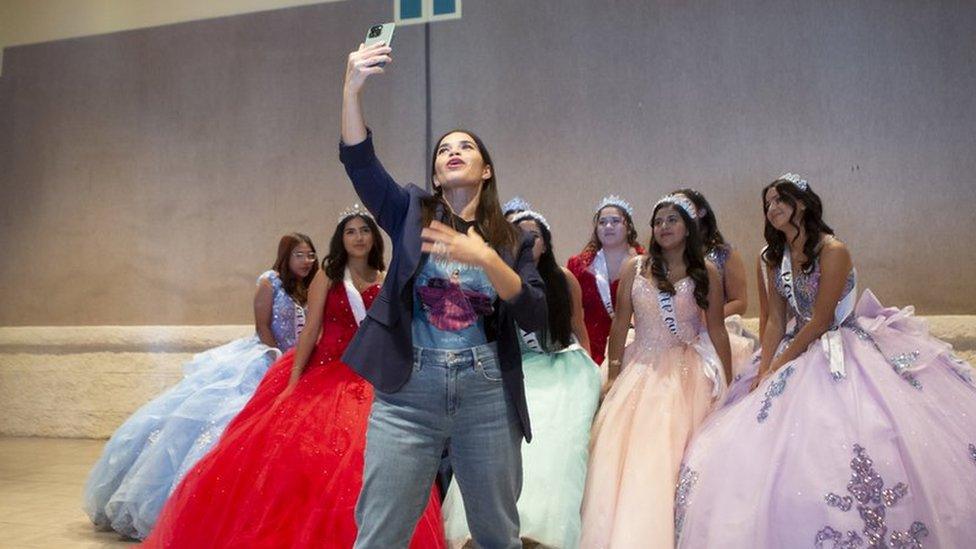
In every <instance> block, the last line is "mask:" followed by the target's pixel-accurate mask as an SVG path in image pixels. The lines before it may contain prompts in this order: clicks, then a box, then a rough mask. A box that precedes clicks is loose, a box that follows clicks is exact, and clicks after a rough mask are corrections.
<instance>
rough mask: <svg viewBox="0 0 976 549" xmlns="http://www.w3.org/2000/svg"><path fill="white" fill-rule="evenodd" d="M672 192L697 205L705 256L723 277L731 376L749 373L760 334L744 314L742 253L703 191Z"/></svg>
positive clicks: (696, 209)
mask: <svg viewBox="0 0 976 549" xmlns="http://www.w3.org/2000/svg"><path fill="white" fill-rule="evenodd" d="M673 194H677V195H681V196H684V197H685V198H687V199H688V200H690V201H691V203H692V204H694V205H695V212H696V214H697V217H696V219H695V225H696V226H697V227H698V231H699V235H700V236H701V242H702V248H703V249H704V250H705V259H706V260H707V261H710V262H712V263H713V264H714V265H715V267H717V268H718V274H719V277H720V278H721V279H722V294H723V296H724V300H725V305H724V307H723V314H724V315H725V329H726V331H727V332H728V333H729V345H730V347H731V349H732V378H731V379H730V380H729V382H731V381H732V379H737V378H739V377H741V376H743V375H745V374H746V372H747V371H748V370H749V368H750V366H751V365H752V364H753V363H752V361H751V360H749V357H750V355H751V354H752V353H753V352H754V351H755V349H756V348H758V347H759V337H758V336H756V335H755V334H753V333H752V332H750V331H749V330H747V329H746V327H745V326H744V325H743V323H742V315H743V314H745V312H746V308H747V307H748V305H749V300H748V295H747V291H746V267H745V264H744V263H743V261H742V255H741V254H740V253H739V251H738V250H737V249H736V248H735V247H733V246H732V244H731V243H730V242H729V241H728V240H726V239H725V236H724V235H722V231H720V230H719V228H718V216H717V215H716V214H715V209H714V208H712V205H711V204H709V203H708V199H706V198H705V195H703V194H702V193H700V192H698V191H696V190H694V189H689V188H684V189H678V190H677V191H674V193H673Z"/></svg>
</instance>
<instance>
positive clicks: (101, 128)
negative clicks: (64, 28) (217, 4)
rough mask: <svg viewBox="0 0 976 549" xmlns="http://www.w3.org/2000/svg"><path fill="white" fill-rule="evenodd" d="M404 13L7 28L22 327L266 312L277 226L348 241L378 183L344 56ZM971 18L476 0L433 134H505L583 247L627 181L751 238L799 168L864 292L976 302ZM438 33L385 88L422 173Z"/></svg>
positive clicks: (913, 8) (638, 191) (923, 306)
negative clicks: (129, 27) (92, 33)
mask: <svg viewBox="0 0 976 549" xmlns="http://www.w3.org/2000/svg"><path fill="white" fill-rule="evenodd" d="M771 6H772V7H771ZM390 10H391V7H390V2H388V1H387V0H357V1H356V2H339V3H334V4H325V5H317V6H309V7H302V8H294V9H289V10H281V11H275V12H266V13H258V14H252V15H243V16H237V17H232V18H225V19H216V20H208V21H199V22H193V23H185V24H179V25H171V26H167V27H160V28H153V29H144V30H138V31H130V32H124V33H118V34H113V35H105V36H96V37H90V38H83V39H74V40H66V41H61V42H55V43H47V44H38V45H33V46H23V47H16V48H10V49H8V50H7V53H6V59H5V65H6V66H5V69H4V75H3V77H0V257H3V261H2V262H0V294H2V295H0V297H2V300H0V303H2V305H0V325H66V324H74V325H78V324H81V325H83V324H209V323H241V322H243V323H246V322H249V321H250V298H251V292H252V289H253V281H254V277H255V276H256V275H257V274H258V273H259V272H261V271H262V270H264V269H265V268H267V266H268V265H269V264H270V262H271V260H272V256H273V253H274V248H275V245H276V242H277V237H278V236H279V235H280V234H281V233H283V232H285V231H288V230H293V229H300V230H304V231H306V232H309V233H310V234H311V235H312V236H313V237H314V239H315V240H316V242H317V243H318V245H319V247H320V251H324V248H325V246H326V244H327V242H326V239H327V237H328V235H329V234H330V232H331V229H332V227H333V221H334V217H335V214H336V212H337V211H338V210H339V209H341V208H342V207H344V206H346V205H348V204H349V203H350V202H352V201H353V200H354V196H353V193H352V191H351V189H350V187H349V184H348V182H347V180H346V177H345V174H344V172H343V171H342V168H341V165H340V164H339V162H338V158H337V153H336V141H337V138H338V127H339V121H338V107H339V99H340V97H339V91H340V86H341V77H342V67H343V64H344V57H345V52H346V50H347V49H348V48H349V47H351V45H352V44H355V43H357V42H358V41H359V40H360V39H361V37H362V34H363V32H364V31H365V28H366V27H367V26H368V25H369V24H371V23H373V22H376V21H381V20H387V19H388V18H389V15H390ZM974 28H976V5H973V4H971V3H902V4H892V3H890V2H881V1H877V2H860V3H856V4H851V3H832V4H822V3H821V4H811V3H808V2H799V1H796V2H788V3H777V4H775V5H771V4H769V3H765V2H754V1H747V2H735V3H714V4H699V5H695V6H688V5H684V4H681V5H676V4H670V3H667V4H666V3H645V2H639V1H636V0H633V1H624V2H615V3H613V4H609V5H608V4H607V3H605V2H561V1H555V0H552V1H539V2H521V1H515V0H491V1H487V0H475V1H471V2H466V3H465V16H464V19H462V20H459V21H452V22H445V23H438V24H434V25H432V26H431V46H432V50H431V70H432V82H433V90H432V93H433V95H432V108H433V128H434V131H435V132H439V131H441V130H443V129H447V128H449V127H453V126H457V125H464V126H470V127H471V128H472V129H474V130H476V131H478V133H480V134H481V135H482V136H483V137H484V138H485V139H486V140H487V142H488V144H489V146H490V147H491V148H492V152H493V154H494V156H495V158H496V161H497V164H498V166H497V171H498V174H499V177H500V182H501V187H502V191H503V194H504V196H505V197H507V196H509V195H511V194H514V193H515V192H522V193H523V194H525V195H526V196H527V197H528V198H530V199H532V200H533V201H535V202H536V203H537V205H538V206H539V208H540V209H542V210H543V211H544V213H546V214H547V216H548V217H549V218H550V220H551V221H552V223H553V225H554V228H555V232H556V240H557V246H558V251H559V255H560V257H561V258H563V259H564V260H565V258H566V257H568V256H569V255H570V254H571V253H574V252H575V251H576V250H577V249H578V248H579V247H580V246H581V245H582V243H583V242H584V241H585V239H586V235H587V233H588V232H589V229H588V226H587V225H588V223H589V216H590V208H591V206H592V204H594V203H595V202H596V201H597V200H598V199H599V198H600V197H601V196H602V195H603V194H605V193H606V192H609V191H615V192H619V193H622V194H624V195H626V196H628V197H629V198H630V199H631V200H632V201H633V202H634V203H635V205H637V209H638V219H639V222H640V224H641V226H642V229H644V228H646V226H647V225H646V222H647V217H648V216H649V214H650V204H651V203H652V202H653V201H654V200H655V199H656V198H657V197H658V196H659V195H661V194H662V193H663V192H665V191H667V190H669V189H671V188H674V187H676V186H678V185H684V184H688V185H692V186H694V187H697V188H699V189H700V190H702V191H704V192H705V193H706V194H707V195H708V196H709V198H710V199H711V200H712V202H713V204H714V206H715V209H716V211H717V212H718V213H719V215H720V221H721V223H722V227H723V230H724V231H725V232H726V234H727V236H729V237H730V239H731V240H732V241H733V242H734V243H735V244H736V245H737V246H738V247H739V248H741V249H742V250H744V252H745V253H746V254H747V255H748V256H750V260H751V257H752V255H753V254H754V253H755V252H756V251H757V250H758V249H759V247H760V245H761V222H762V219H761V211H760V207H759V198H758V193H759V189H760V188H761V187H762V185H763V184H764V183H765V182H767V181H769V180H770V179H771V178H773V177H775V176H776V175H778V174H779V173H781V172H782V171H784V170H793V171H799V172H801V173H804V174H805V175H806V176H807V177H808V178H809V179H810V181H811V182H812V184H813V186H814V188H815V189H816V190H818V191H819V192H821V194H822V196H823V197H824V201H825V205H826V209H827V219H828V221H829V222H830V223H831V224H832V225H833V226H834V228H835V229H836V230H837V232H838V235H839V236H840V237H841V238H843V239H845V240H846V241H848V242H849V243H850V245H851V247H852V249H853V252H854V257H855V262H856V263H857V266H858V268H859V270H860V272H861V281H862V287H872V288H874V289H875V290H876V291H877V293H878V294H879V295H880V297H881V298H882V299H883V300H884V301H885V302H888V303H895V304H906V303H915V304H916V305H918V307H919V309H920V310H921V311H922V312H924V313H927V314H945V313H972V312H974V311H976V289H974V287H973V284H972V283H971V281H970V279H971V277H970V276H968V274H967V273H969V272H972V271H973V269H974V268H976V247H974V246H973V245H972V244H971V242H970V238H971V235H972V234H973V233H974V232H976V220H974V219H976V218H974V216H972V215H971V213H970V211H971V210H972V208H973V206H974V205H976V198H974V195H976V191H974V187H976V176H974V175H973V174H974V173H976V154H974V151H976V137H974V132H973V131H972V128H973V127H976V99H974V98H976V94H974V93H973V92H974V90H976V60H974V58H973V57H972V43H973V30H972V29H974ZM423 31H424V30H423V27H421V26H412V27H403V28H401V29H398V31H397V37H396V47H397V52H396V58H397V59H396V63H395V65H394V66H393V67H392V68H391V70H390V72H389V74H387V75H385V76H384V77H383V80H382V82H375V83H373V85H371V87H370V90H369V91H368V92H367V97H366V100H367V115H368V118H369V121H370V124H371V126H372V127H373V129H374V130H375V131H376V134H377V144H378V147H379V150H380V152H381V156H382V158H383V160H384V163H385V164H386V165H387V166H388V167H389V168H390V170H391V171H392V172H394V174H395V175H397V176H398V177H399V178H400V179H401V180H403V181H418V182H421V181H422V180H423V178H424V177H425V176H424V172H425V166H426V162H427V151H426V150H425V145H424V135H423V133H424V123H425V119H424V114H425V113H424V80H423V69H424V65H423ZM646 237H647V231H646V230H643V231H642V238H646ZM750 267H751V264H750ZM754 285H755V283H754V281H752V280H751V278H750V286H751V288H750V289H751V291H752V293H753V295H754V292H755V288H754ZM753 301H755V300H754V299H753ZM753 310H754V307H753Z"/></svg>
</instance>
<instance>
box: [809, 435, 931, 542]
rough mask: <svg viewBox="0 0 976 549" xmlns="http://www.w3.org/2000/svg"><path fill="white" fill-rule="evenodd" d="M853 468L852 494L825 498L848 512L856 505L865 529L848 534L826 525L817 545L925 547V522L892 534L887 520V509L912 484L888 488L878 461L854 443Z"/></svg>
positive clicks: (850, 484) (817, 538) (831, 495)
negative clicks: (877, 465)
mask: <svg viewBox="0 0 976 549" xmlns="http://www.w3.org/2000/svg"><path fill="white" fill-rule="evenodd" d="M851 471H852V472H851V481H850V482H849V483H848V484H847V492H848V493H849V494H850V495H848V496H840V495H838V494H835V493H833V492H831V493H829V494H827V495H826V496H824V501H825V502H826V504H827V505H828V506H829V507H834V508H837V509H839V510H841V511H843V512H845V513H846V512H848V511H850V510H851V509H852V508H855V507H856V509H857V513H858V515H859V516H860V517H861V520H862V521H864V528H863V529H862V530H861V532H855V531H854V530H850V531H848V532H846V534H845V533H843V532H841V531H839V530H837V529H835V528H833V527H831V526H825V527H824V528H823V529H821V530H820V531H819V532H817V535H816V537H815V538H814V545H815V546H816V547H817V548H818V549H823V548H832V549H849V548H854V547H866V548H868V549H882V548H895V549H907V548H921V547H922V538H924V537H926V536H927V535H928V534H929V531H928V529H927V528H926V526H925V524H924V523H923V522H921V521H915V522H913V523H912V525H911V526H910V527H909V528H908V530H896V531H894V532H891V533H890V534H889V533H888V524H887V522H886V521H885V515H886V509H887V508H888V507H892V506H894V505H896V504H897V503H898V502H899V501H901V499H902V498H904V497H905V496H906V495H908V485H907V484H905V483H903V482H899V483H898V484H895V485H894V486H892V487H890V488H885V481H884V479H883V478H881V474H880V473H878V471H877V470H876V469H875V468H874V462H873V461H871V458H870V456H868V454H867V451H865V449H864V448H863V447H862V446H861V445H859V444H855V445H854V457H853V458H852V459H851ZM862 535H863V537H862Z"/></svg>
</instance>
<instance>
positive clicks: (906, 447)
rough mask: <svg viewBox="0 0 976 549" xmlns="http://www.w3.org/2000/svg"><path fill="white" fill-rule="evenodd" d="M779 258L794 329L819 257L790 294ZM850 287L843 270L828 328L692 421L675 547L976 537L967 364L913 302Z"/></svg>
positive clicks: (889, 543) (931, 543) (807, 305)
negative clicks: (897, 303)
mask: <svg viewBox="0 0 976 549" xmlns="http://www.w3.org/2000/svg"><path fill="white" fill-rule="evenodd" d="M784 265H787V263H785V262H784ZM783 270H784V269H783V268H780V269H778V270H777V271H776V272H775V273H774V275H775V277H774V280H772V281H770V282H771V283H773V284H775V287H776V288H777V290H778V291H779V292H780V293H781V294H782V295H783V296H784V297H785V298H787V302H788V303H790V305H788V308H789V309H791V314H792V316H793V318H794V319H795V320H796V323H797V328H796V329H799V328H800V327H802V326H803V324H804V323H805V322H807V321H809V320H810V318H811V317H812V312H813V303H814V301H815V299H816V295H817V290H818V287H819V279H820V266H819V263H815V265H814V268H813V269H812V270H811V272H809V273H798V274H797V275H796V276H795V277H792V278H793V279H794V280H793V284H792V286H793V288H795V289H794V290H793V292H792V294H793V298H792V299H790V294H791V292H790V290H789V289H788V287H789V286H788V285H787V284H784V281H785V282H789V278H784V276H783V272H782V271H783ZM790 274H792V273H790ZM855 297H856V273H855V272H854V271H853V270H852V271H851V273H850V275H849V277H848V281H847V287H846V288H845V292H844V297H843V298H842V299H841V301H840V303H839V304H838V307H837V311H836V314H835V320H834V326H832V328H831V330H829V331H828V332H827V333H825V334H824V336H822V337H821V340H820V341H815V342H814V343H813V344H812V345H810V347H809V348H808V349H807V350H806V351H805V352H804V353H803V354H802V355H800V356H799V357H798V358H797V359H796V360H794V361H792V362H790V363H788V364H786V365H785V366H783V367H782V368H780V369H779V370H777V371H776V372H774V373H773V374H772V375H771V376H769V378H767V379H766V380H764V381H763V383H762V384H761V385H760V386H759V387H758V389H757V390H755V391H753V392H751V393H748V394H745V395H744V396H742V397H741V399H740V400H738V401H737V402H735V403H733V404H730V405H727V406H726V407H725V408H723V409H722V410H720V411H718V412H717V413H715V414H713V416H712V417H710V418H709V419H708V421H706V422H705V424H704V425H703V426H702V427H701V429H700V430H699V432H698V434H697V435H696V437H695V438H694V440H693V441H692V443H691V445H690V446H689V449H688V452H687V453H686V455H685V459H684V463H683V464H682V466H681V473H680V477H679V479H678V483H677V486H676V494H675V533H676V537H677V541H676V544H677V546H678V547H680V548H685V549H687V548H705V547H723V548H738V547H749V548H763V547H768V548H780V547H817V548H854V547H865V548H867V547H879V548H880V547H922V546H923V545H924V546H926V547H947V548H949V547H953V548H954V547H972V546H973V543H976V507H974V506H973V504H972V498H973V494H974V493H976V446H974V443H976V386H974V384H973V377H972V373H971V370H972V368H971V367H970V366H969V365H968V364H967V363H965V362H963V361H961V360H959V359H958V358H957V357H956V356H955V355H954V354H953V353H952V347H951V346H950V345H948V344H946V343H944V342H942V341H939V340H937V339H935V338H934V337H932V336H930V335H929V334H928V329H927V326H926V324H925V323H924V322H923V321H921V320H919V319H917V318H914V317H913V316H912V313H913V311H912V309H911V308H910V307H909V308H906V309H902V310H898V309H895V308H884V307H882V306H881V304H880V303H879V302H878V300H877V299H876V298H875V297H874V295H873V294H872V293H871V292H870V291H867V292H865V293H864V295H863V296H862V298H861V300H860V301H859V302H858V303H857V304H856V306H855V305H854V300H855ZM794 333H795V332H794ZM784 343H785V341H784ZM782 347H783V345H781V348H782Z"/></svg>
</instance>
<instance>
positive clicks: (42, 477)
mask: <svg viewBox="0 0 976 549" xmlns="http://www.w3.org/2000/svg"><path fill="white" fill-rule="evenodd" d="M104 445H105V441H104V440H85V439H65V438H16V437H0V547H3V548H4V549H8V548H9V549H20V548H41V547H43V548H55V547H57V548H95V547H98V548H105V547H134V546H135V542H134V541H126V540H124V539H122V538H121V537H120V536H119V535H118V534H116V533H114V532H96V531H95V529H94V528H93V527H92V525H91V522H89V521H88V517H87V516H85V513H84V511H82V510H81V491H82V488H83V487H84V485H85V479H86V477H87V476H88V471H89V469H91V466H92V464H94V463H95V460H96V459H98V456H99V454H100V453H101V451H102V446H104Z"/></svg>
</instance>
